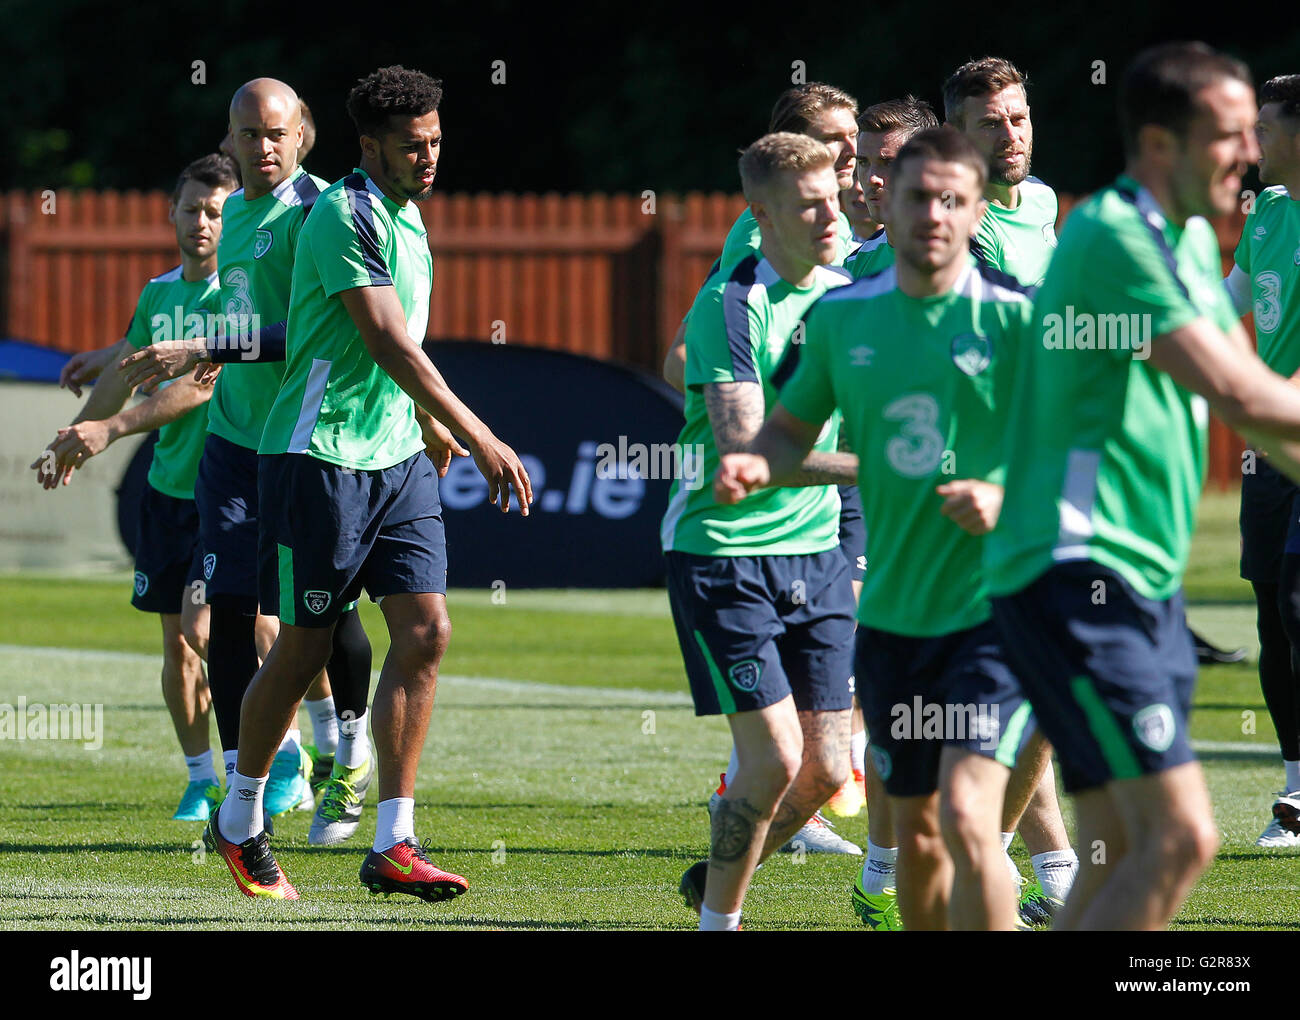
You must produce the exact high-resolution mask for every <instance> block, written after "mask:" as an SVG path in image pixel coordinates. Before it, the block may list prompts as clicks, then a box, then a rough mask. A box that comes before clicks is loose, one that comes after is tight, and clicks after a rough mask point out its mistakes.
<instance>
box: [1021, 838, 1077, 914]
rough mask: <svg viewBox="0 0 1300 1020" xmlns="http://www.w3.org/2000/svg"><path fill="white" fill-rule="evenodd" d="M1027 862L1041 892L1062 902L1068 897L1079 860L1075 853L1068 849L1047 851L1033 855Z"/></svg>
mask: <svg viewBox="0 0 1300 1020" xmlns="http://www.w3.org/2000/svg"><path fill="white" fill-rule="evenodd" d="M1029 860H1030V861H1031V862H1032V863H1033V865H1034V875H1035V877H1037V879H1038V884H1039V885H1041V886H1042V887H1043V892H1045V893H1047V895H1048V896H1055V897H1056V898H1057V899H1058V900H1061V901H1064V900H1065V898H1066V897H1067V896H1069V895H1070V886H1072V885H1074V876H1075V875H1076V874H1077V873H1078V871H1079V858H1078V857H1077V856H1076V855H1075V852H1074V851H1073V850H1070V849H1068V848H1067V849H1065V850H1048V851H1047V852H1046V853H1041V854H1034V856H1033V857H1031V858H1029Z"/></svg>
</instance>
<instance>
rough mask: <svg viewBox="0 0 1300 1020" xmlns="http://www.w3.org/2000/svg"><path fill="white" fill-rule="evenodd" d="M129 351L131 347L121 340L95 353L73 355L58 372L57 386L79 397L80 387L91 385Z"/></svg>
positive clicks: (87, 352) (85, 352) (83, 352)
mask: <svg viewBox="0 0 1300 1020" xmlns="http://www.w3.org/2000/svg"><path fill="white" fill-rule="evenodd" d="M129 349H131V345H130V344H128V343H127V342H126V339H125V338H123V339H121V340H118V341H117V342H116V343H111V344H109V345H108V346H107V347H101V348H100V349H99V350H97V351H81V352H80V353H79V354H74V355H73V356H72V357H70V358H69V359H68V360H67V362H66V363H65V364H64V366H63V368H62V369H60V370H59V386H60V387H62V388H64V389H68V390H71V391H72V395H73V396H75V397H79V396H81V387H83V386H89V385H90V384H91V383H93V382H94V381H95V380H96V379H98V378H99V376H100V373H101V372H103V371H104V369H106V368H107V367H108V366H109V365H111V364H113V363H114V362H115V361H116V360H117V359H119V358H121V357H122V355H123V354H125V353H126V351H127V350H129Z"/></svg>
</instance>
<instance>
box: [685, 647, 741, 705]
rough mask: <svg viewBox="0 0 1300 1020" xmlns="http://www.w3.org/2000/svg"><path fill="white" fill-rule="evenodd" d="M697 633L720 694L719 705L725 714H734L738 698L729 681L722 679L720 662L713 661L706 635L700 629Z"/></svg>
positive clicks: (714, 686) (710, 673) (714, 685)
mask: <svg viewBox="0 0 1300 1020" xmlns="http://www.w3.org/2000/svg"><path fill="white" fill-rule="evenodd" d="M693 633H694V634H695V643H696V644H697V645H699V646H700V651H701V652H703V653H704V661H705V662H706V663H708V666H709V676H710V677H711V678H712V680H713V690H714V692H715V693H716V694H717V695H718V707H719V708H721V709H722V713H723V714H724V715H734V714H735V712H736V699H735V698H733V697H732V696H731V691H730V690H728V688H727V682H726V681H725V680H723V679H722V670H720V669H718V664H717V663H716V662H714V661H713V656H712V655H711V654H710V653H709V646H708V645H706V644H705V643H704V635H703V634H701V633H700V632H699V631H698V630H697V631H694V632H693Z"/></svg>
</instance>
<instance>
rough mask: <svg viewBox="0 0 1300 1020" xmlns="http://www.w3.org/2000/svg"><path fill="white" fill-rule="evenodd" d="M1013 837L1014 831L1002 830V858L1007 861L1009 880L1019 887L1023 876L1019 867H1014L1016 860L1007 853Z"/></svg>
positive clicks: (1023, 879) (1022, 881) (1014, 835)
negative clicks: (1009, 873)
mask: <svg viewBox="0 0 1300 1020" xmlns="http://www.w3.org/2000/svg"><path fill="white" fill-rule="evenodd" d="M1015 838H1016V834H1015V833H1014V832H1004V833H1003V834H1002V858H1003V860H1005V861H1006V862H1007V870H1008V871H1009V872H1011V881H1012V882H1014V883H1015V885H1016V888H1019V887H1020V886H1021V885H1022V884H1023V883H1024V881H1025V878H1024V876H1023V875H1021V874H1020V869H1019V868H1017V867H1016V862H1015V861H1013V860H1012V859H1011V855H1010V854H1009V853H1007V851H1008V850H1010V849H1011V841H1012V840H1013V839H1015Z"/></svg>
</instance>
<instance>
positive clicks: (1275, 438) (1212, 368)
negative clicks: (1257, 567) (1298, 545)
mask: <svg viewBox="0 0 1300 1020" xmlns="http://www.w3.org/2000/svg"><path fill="white" fill-rule="evenodd" d="M1231 332H1232V333H1233V334H1237V333H1240V334H1241V335H1240V336H1236V335H1233V336H1225V335H1224V333H1223V332H1222V331H1220V330H1219V329H1218V328H1217V327H1216V326H1215V325H1214V324H1213V323H1211V322H1210V321H1209V320H1208V319H1204V318H1199V319H1193V320H1192V321H1191V322H1189V323H1187V325H1185V326H1180V327H1179V328H1178V329H1175V330H1173V331H1172V332H1169V333H1165V334H1162V335H1161V336H1158V337H1156V338H1155V339H1154V340H1153V341H1152V342H1151V352H1150V357H1151V364H1152V365H1154V366H1155V367H1156V368H1159V369H1161V370H1162V371H1165V372H1168V373H1169V374H1170V375H1171V376H1173V378H1174V381H1175V382H1177V383H1179V385H1181V386H1183V387H1184V388H1185V389H1189V390H1191V391H1192V392H1194V393H1199V394H1201V396H1203V397H1205V399H1206V400H1207V401H1208V402H1209V404H1210V407H1212V408H1213V409H1214V412H1215V413H1216V414H1217V415H1218V416H1219V417H1220V418H1221V419H1223V422H1224V424H1225V425H1227V426H1228V427H1229V428H1232V429H1235V430H1236V431H1237V432H1239V433H1241V435H1242V436H1243V437H1245V438H1246V439H1247V440H1249V441H1250V442H1252V443H1254V444H1256V445H1257V446H1259V447H1260V448H1261V449H1263V450H1265V451H1266V452H1267V453H1268V454H1269V456H1270V459H1271V463H1272V464H1273V466H1274V467H1276V468H1277V469H1278V470H1279V471H1281V472H1283V473H1284V474H1286V475H1289V476H1290V477H1291V478H1293V479H1295V480H1297V481H1300V387H1297V386H1294V385H1292V384H1291V383H1289V382H1288V381H1287V380H1286V379H1284V378H1283V377H1282V376H1280V375H1278V374H1277V373H1276V372H1274V371H1273V370H1272V369H1270V368H1269V367H1268V366H1267V365H1265V364H1264V362H1263V361H1261V360H1260V359H1259V356H1258V355H1257V354H1256V353H1255V352H1254V351H1253V350H1251V349H1250V344H1249V341H1248V340H1246V337H1245V331H1244V330H1242V328H1241V326H1240V325H1234V326H1233V329H1232V331H1231Z"/></svg>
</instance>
